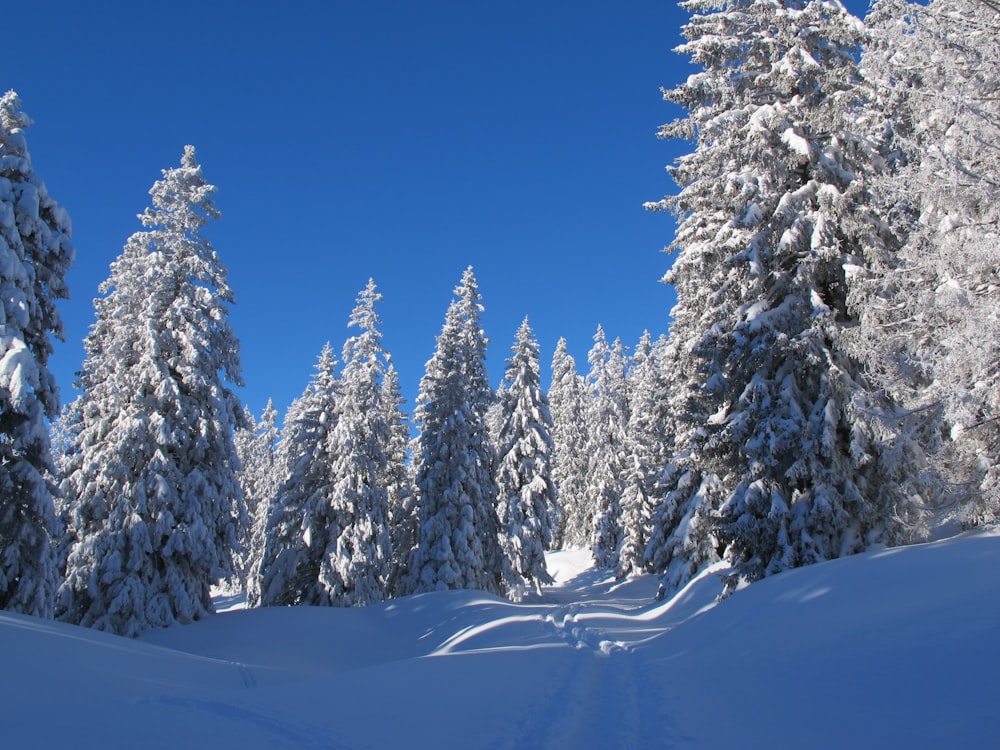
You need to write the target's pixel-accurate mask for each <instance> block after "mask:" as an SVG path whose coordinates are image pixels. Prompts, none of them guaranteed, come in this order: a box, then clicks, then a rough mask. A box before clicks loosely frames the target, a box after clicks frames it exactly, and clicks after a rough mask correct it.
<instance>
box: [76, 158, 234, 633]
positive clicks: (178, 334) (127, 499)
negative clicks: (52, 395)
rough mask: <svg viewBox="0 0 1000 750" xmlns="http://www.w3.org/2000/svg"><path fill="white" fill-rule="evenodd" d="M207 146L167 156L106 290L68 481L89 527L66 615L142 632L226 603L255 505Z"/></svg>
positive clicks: (86, 369) (83, 382) (79, 548)
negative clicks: (239, 452)
mask: <svg viewBox="0 0 1000 750" xmlns="http://www.w3.org/2000/svg"><path fill="white" fill-rule="evenodd" d="M215 190H216V188H215V187H214V186H213V185H210V184H208V183H206V182H205V180H204V178H203V177H202V172H201V166H200V165H199V164H198V161H197V158H196V156H195V151H194V148H192V147H191V146H188V147H186V148H185V150H184V155H183V157H182V158H181V166H180V167H177V168H174V169H168V170H164V171H163V179H162V180H159V181H157V182H156V183H155V184H154V185H153V187H152V189H151V190H150V195H151V196H152V204H153V205H152V207H151V208H147V209H146V211H145V212H144V213H143V214H141V216H140V218H141V220H142V223H143V225H144V226H146V227H148V228H149V229H148V230H147V231H142V232H137V233H135V234H133V235H132V236H131V237H130V238H129V239H128V242H127V243H126V245H125V249H124V251H123V252H122V254H121V255H120V256H119V257H118V259H117V260H116V261H115V262H114V263H113V264H112V267H111V276H110V277H109V279H108V280H107V281H106V282H105V283H104V284H103V285H102V287H101V292H102V293H103V294H104V295H105V296H104V297H102V298H99V299H98V300H97V301H96V302H95V306H96V312H97V320H96V322H95V323H94V325H93V327H92V328H91V331H90V334H89V336H88V337H87V340H86V351H87V358H86V360H85V361H84V363H83V369H82V371H81V373H80V382H79V385H80V386H81V388H82V390H83V395H82V396H81V397H80V406H79V414H80V425H79V428H78V429H77V430H76V431H75V435H74V437H75V439H76V445H75V446H74V449H73V451H71V452H70V455H69V457H68V462H67V474H66V478H65V480H64V482H63V485H62V489H63V492H64V493H65V494H66V496H67V499H68V502H69V503H70V506H71V524H72V535H73V537H74V540H75V541H74V542H73V543H72V546H71V548H70V551H69V556H68V560H67V569H66V581H65V583H64V584H63V586H62V587H61V588H60V592H59V602H58V604H59V609H60V612H61V617H62V618H64V619H66V620H68V621H70V622H74V623H79V624H82V625H86V626H90V627H95V628H99V629H102V630H109V631H112V632H115V633H119V634H123V635H128V636H134V635H137V634H138V633H140V632H142V631H143V630H145V629H147V628H149V627H157V626H166V625H169V624H171V623H174V622H181V623H185V622H191V621H192V620H196V619H199V618H201V617H203V616H205V615H206V614H208V613H210V612H211V611H212V600H211V596H210V591H209V589H210V586H211V585H212V583H214V582H215V581H217V580H219V579H220V578H224V577H226V576H228V575H231V574H232V571H233V566H232V562H233V561H232V556H233V550H234V549H235V548H236V547H237V543H238V533H239V529H240V526H241V523H242V518H243V515H244V509H243V500H242V495H241V491H240V486H239V481H238V478H237V476H236V467H237V465H238V460H237V457H236V451H235V448H234V446H233V430H234V428H235V427H237V426H238V425H240V423H241V419H242V410H241V407H240V404H239V400H238V399H237V398H236V396H235V395H234V394H233V392H232V391H231V390H230V389H229V388H228V387H227V385H226V382H227V381H228V382H230V383H234V384H237V385H239V384H240V361H239V354H238V351H239V344H238V342H237V340H236V337H235V335H234V334H233V332H232V330H231V328H230V326H229V322H228V317H229V310H228V305H229V304H232V303H233V301H234V300H233V294H232V291H231V290H230V288H229V286H228V284H227V282H226V272H225V269H224V268H223V266H222V264H221V263H220V261H219V258H218V256H217V255H216V252H215V250H214V249H213V248H212V246H211V244H210V243H209V242H208V240H207V239H205V237H204V236H203V235H202V228H203V227H204V226H205V225H206V224H207V223H208V221H209V220H211V219H214V218H217V217H218V216H219V213H218V211H217V210H216V209H215V206H214V205H213V203H212V200H211V196H212V195H213V193H214V192H215Z"/></svg>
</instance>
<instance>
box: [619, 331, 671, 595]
mask: <svg viewBox="0 0 1000 750" xmlns="http://www.w3.org/2000/svg"><path fill="white" fill-rule="evenodd" d="M664 346H665V341H662V340H661V341H659V342H657V346H654V344H653V340H652V337H651V336H650V335H649V332H648V331H646V332H644V333H643V335H642V339H641V340H640V341H639V344H638V345H637V346H636V349H635V353H634V354H633V355H632V368H631V371H630V373H629V379H628V393H629V394H630V404H629V420H628V429H627V431H626V436H625V454H626V456H627V462H626V467H625V475H624V477H623V485H624V488H623V491H622V498H621V540H620V542H619V549H618V569H617V574H618V576H619V577H621V576H625V575H628V574H629V573H633V572H634V573H640V572H642V571H643V569H644V568H645V554H646V546H647V544H648V542H649V539H650V536H651V534H652V516H653V512H654V510H655V506H656V504H657V501H658V498H659V495H660V493H661V491H662V486H661V484H660V481H659V480H660V476H661V471H662V469H663V467H664V466H665V465H666V464H667V462H668V460H669V456H668V451H667V445H668V443H667V434H668V432H667V430H668V419H667V413H666V407H667V404H668V401H667V393H666V391H667V384H666V382H665V380H664V378H663V373H662V370H661V367H660V359H661V357H660V356H659V350H661V349H662V348H664Z"/></svg>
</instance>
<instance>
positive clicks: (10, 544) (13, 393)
mask: <svg viewBox="0 0 1000 750" xmlns="http://www.w3.org/2000/svg"><path fill="white" fill-rule="evenodd" d="M30 125H31V120H30V119H29V118H28V116H27V115H26V114H25V113H24V111H23V110H22V109H21V101H20V98H19V97H18V95H17V94H15V93H14V92H13V91H8V92H7V93H6V94H3V95H2V96H0V609H4V610H10V611H13V612H21V613H24V614H29V615H35V616H38V617H51V616H52V607H53V601H54V595H55V589H56V586H57V584H58V577H57V571H56V557H55V554H54V551H53V545H52V541H53V537H54V536H55V535H56V533H57V524H56V518H55V510H54V494H55V486H54V483H53V480H54V476H55V467H54V466H53V462H52V455H51V451H50V443H49V431H48V426H47V424H46V419H54V418H55V417H56V415H57V414H58V412H59V392H58V389H57V388H56V384H55V379H54V378H53V376H52V374H51V373H50V372H49V370H48V359H49V355H50V354H51V353H52V337H53V336H54V337H56V338H61V337H62V333H63V324H62V320H61V318H60V316H59V312H58V310H57V309H56V302H57V301H58V300H60V299H63V298H66V297H68V296H69V291H68V288H67V286H66V272H67V270H69V268H70V266H71V265H72V263H73V259H74V249H73V244H72V242H71V234H72V228H71V224H70V219H69V215H68V214H67V213H66V211H65V210H64V209H63V208H62V206H60V205H59V204H58V203H57V202H56V201H55V200H54V199H53V198H52V197H51V196H50V195H49V193H48V190H47V189H46V187H45V183H44V182H42V179H41V178H40V177H39V176H38V175H37V174H36V173H35V171H34V168H33V167H32V164H31V156H30V154H29V153H28V145H27V139H26V136H25V130H26V129H27V128H28V127H29V126H30Z"/></svg>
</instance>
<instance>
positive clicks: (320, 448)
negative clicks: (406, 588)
mask: <svg viewBox="0 0 1000 750" xmlns="http://www.w3.org/2000/svg"><path fill="white" fill-rule="evenodd" d="M336 366H337V359H336V357H335V356H334V353H333V347H332V346H330V343H329V342H327V343H326V344H325V345H324V346H323V349H322V351H321V352H320V354H319V357H318V359H317V362H316V366H315V369H316V372H315V374H314V375H313V377H312V379H311V380H310V381H309V385H308V386H307V387H306V390H305V391H304V392H303V394H302V395H301V396H299V398H297V399H296V400H295V401H293V402H292V404H291V406H289V407H288V411H287V412H286V413H285V421H284V425H283V427H282V431H281V442H280V443H279V445H278V457H277V461H278V467H279V469H280V472H281V478H282V481H281V482H280V484H279V486H278V489H277V492H276V493H275V496H274V498H273V500H272V501H271V505H270V508H269V509H268V516H267V531H266V540H265V543H264V554H263V555H262V557H261V562H260V584H259V591H260V598H259V600H252V599H250V598H248V603H250V604H251V606H254V605H257V604H259V605H260V606H264V607H271V606H287V605H295V604H313V603H315V602H317V601H318V600H319V598H320V596H321V595H320V594H319V592H318V591H317V586H318V581H319V571H320V566H321V565H322V555H323V552H324V551H325V549H326V547H325V544H324V545H323V546H320V545H318V544H313V543H312V541H313V540H312V539H311V538H310V535H309V534H308V533H306V532H307V530H308V529H310V528H311V527H310V524H311V521H310V519H309V515H308V509H310V508H317V507H323V506H326V507H329V506H330V503H331V500H332V494H333V484H332V478H333V464H334V460H335V458H336V457H335V456H334V455H333V454H331V452H330V450H331V448H332V447H333V445H334V443H333V442H332V441H331V440H330V433H331V432H333V429H334V427H335V426H336V424H337V399H338V383H337V376H336V373H335V369H336ZM253 590H254V589H253V587H251V591H253Z"/></svg>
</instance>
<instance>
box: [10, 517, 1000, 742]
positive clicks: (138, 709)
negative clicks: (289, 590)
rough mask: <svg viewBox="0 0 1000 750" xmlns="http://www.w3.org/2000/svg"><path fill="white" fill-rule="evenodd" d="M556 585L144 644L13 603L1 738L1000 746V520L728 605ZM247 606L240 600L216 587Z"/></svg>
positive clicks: (568, 570) (789, 580)
mask: <svg viewBox="0 0 1000 750" xmlns="http://www.w3.org/2000/svg"><path fill="white" fill-rule="evenodd" d="M550 560H551V569H552V570H553V571H554V572H556V575H557V585H555V586H553V587H550V588H547V589H546V590H545V593H544V596H543V597H542V600H541V601H533V602H528V603H524V604H517V605H515V604H511V603H508V602H506V601H503V600H500V599H497V598H495V597H492V596H488V595H484V594H482V593H479V592H469V591H463V592H446V593H440V594H425V595H421V596H414V597H409V598H406V599H401V600H397V601H393V602H388V603H386V604H383V605H379V606H373V607H368V608H364V609H319V608H315V609H311V608H291V609H277V608H276V609H261V610H244V609H239V608H234V609H230V610H229V611H226V612H223V613H221V614H219V615H217V616H215V617H213V618H211V619H209V620H207V621H205V622H201V623H197V624H195V625H190V626H185V627H175V628H171V629H168V630H163V631H157V632H152V633H149V634H148V635H146V636H144V637H143V638H142V639H140V640H138V641H133V640H127V639H124V638H119V637H115V636H109V635H105V634H102V633H97V632H94V631H90V630H86V629H82V628H78V627H73V626H69V625H63V624H60V623H53V622H48V621H42V620H36V619H32V618H28V617H22V616H18V615H12V614H7V613H0V651H2V662H3V671H2V673H0V674H2V676H0V712H2V716H3V717H4V722H3V723H4V731H3V736H4V740H3V746H4V747H5V748H63V747H74V748H137V747H141V748H144V749H146V748H183V749H184V750H191V749H192V748H201V747H213V748H218V747H234V748H246V749H249V748H511V749H514V748H601V749H602V750H613V749H621V748H704V749H706V750H709V749H711V750H718V749H719V748H748V749H752V748H769V749H771V748H838V749H840V748H869V747H871V748H898V747H905V748H944V747H1000V724H998V723H997V721H996V717H997V708H996V700H997V698H996V689H997V686H998V684H1000V682H998V680H1000V678H998V675H1000V651H998V649H997V645H996V641H997V637H998V635H1000V576H998V575H997V571H998V570H1000V533H997V532H993V533H990V532H980V533H976V534H969V535H964V536H961V537H957V538H954V539H950V540H945V541H941V542H937V543H934V544H927V545H922V546H917V547H909V548H903V549H895V550H885V551H881V552H872V553H868V554H865V555H860V556H857V557H852V558H848V559H844V560H839V561H835V562H831V563H825V564H822V565H815V566H812V567H809V568H803V569H799V570H794V571H790V572H787V573H783V574H781V575H779V576H777V577H775V578H772V579H768V580H766V581H763V582H760V583H757V584H755V585H753V586H751V587H749V588H747V589H744V590H742V591H740V592H738V593H736V594H735V595H733V596H732V597H730V598H728V599H726V600H725V601H723V602H721V603H719V604H716V603H715V596H716V595H717V594H718V592H719V591H720V589H721V586H720V583H719V581H718V578H717V577H716V576H715V575H712V574H709V575H706V576H704V577H702V578H701V579H700V580H698V581H696V582H694V583H693V584H692V585H690V586H689V587H688V588H687V589H685V590H684V591H682V592H681V593H680V594H679V595H678V596H677V597H675V598H674V599H673V600H671V601H668V602H656V601H655V600H654V593H655V590H656V579H655V578H652V577H648V576H647V577H640V578H635V579H631V580H628V581H626V582H616V581H614V580H610V579H607V578H605V577H603V576H601V575H599V574H597V573H595V572H594V571H593V570H591V569H589V567H588V563H589V559H588V555H587V553H584V552H561V553H556V554H553V555H552V556H551V558H550ZM220 604H221V605H224V606H231V605H232V602H229V603H227V602H220Z"/></svg>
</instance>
